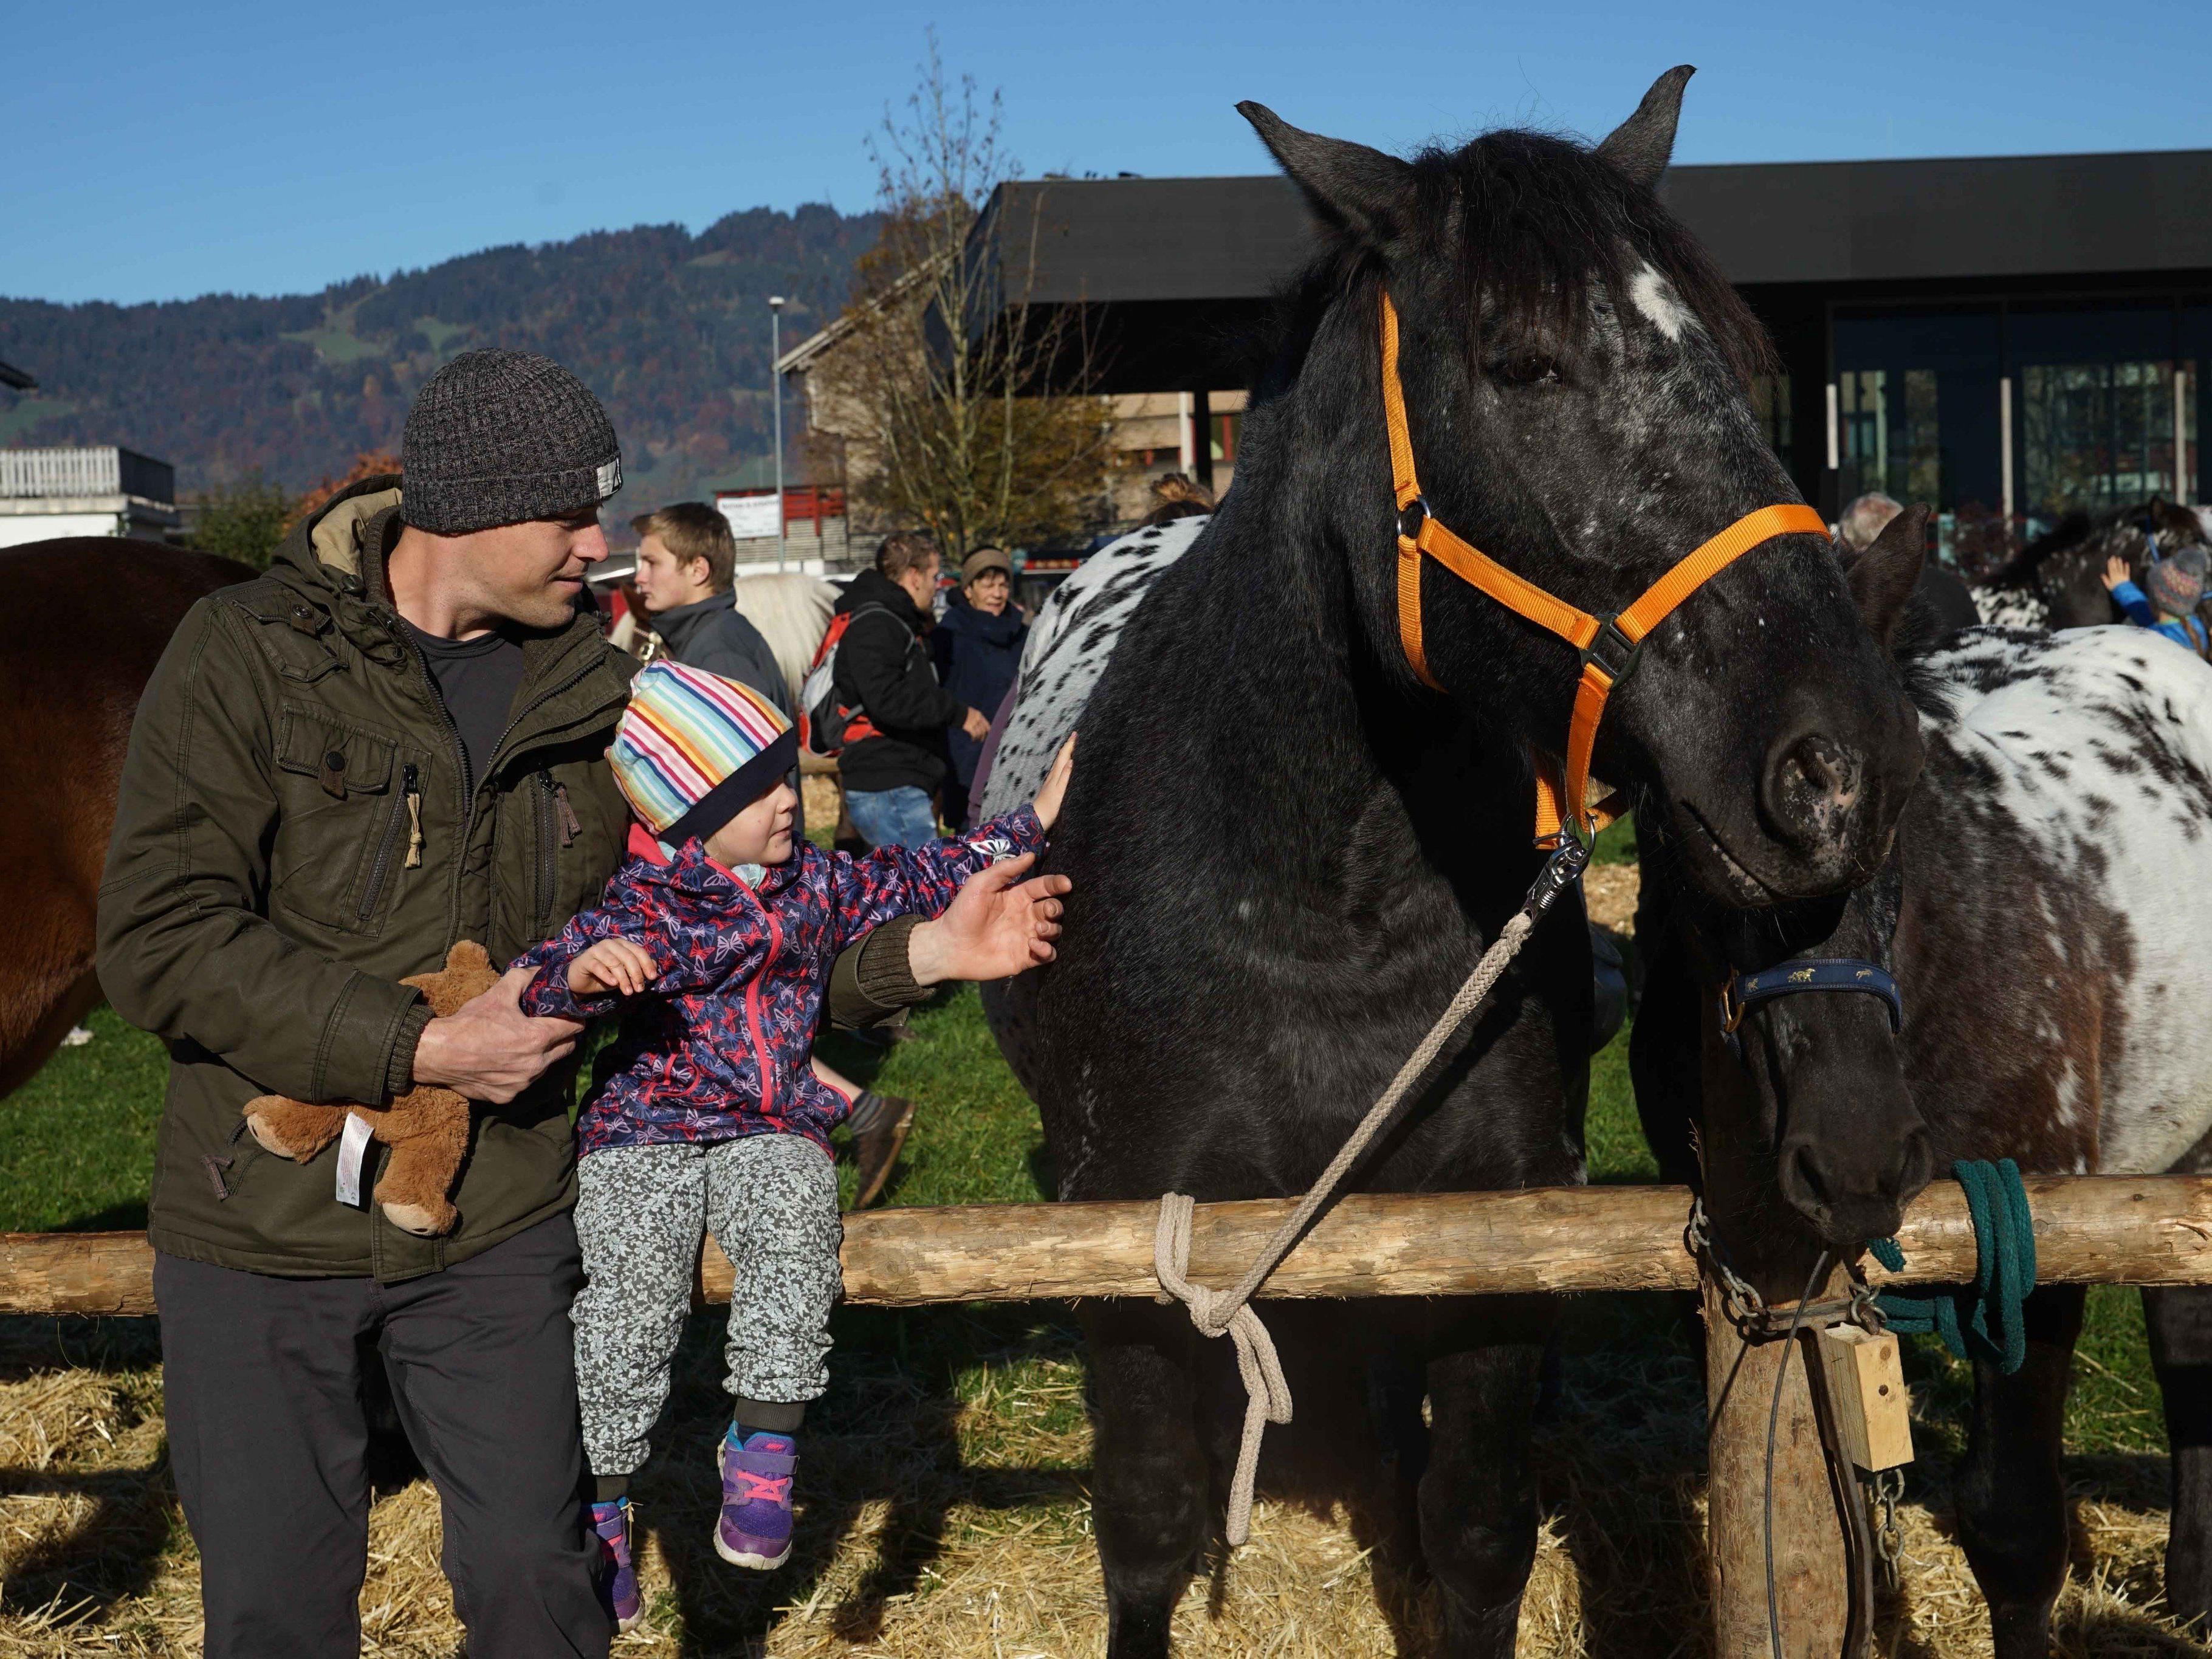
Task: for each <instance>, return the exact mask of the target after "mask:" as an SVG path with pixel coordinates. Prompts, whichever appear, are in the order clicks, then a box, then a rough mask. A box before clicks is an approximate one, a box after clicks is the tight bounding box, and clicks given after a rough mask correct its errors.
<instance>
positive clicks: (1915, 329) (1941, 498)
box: [1832, 307, 2006, 570]
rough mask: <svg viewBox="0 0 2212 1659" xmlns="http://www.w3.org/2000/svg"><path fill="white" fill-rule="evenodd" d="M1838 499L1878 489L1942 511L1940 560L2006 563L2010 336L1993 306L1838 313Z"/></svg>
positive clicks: (1938, 537)
mask: <svg viewBox="0 0 2212 1659" xmlns="http://www.w3.org/2000/svg"><path fill="white" fill-rule="evenodd" d="M1832 338H1833V341H1834V351H1835V365H1836V372H1835V380H1834V382H1833V384H1834V386H1835V409H1836V435H1835V436H1836V461H1837V470H1838V477H1837V492H1838V494H1837V501H1838V506H1841V505H1843V504H1844V503H1847V502H1849V501H1851V500H1852V499H1853V498H1854V497H1856V496H1859V495H1865V494H1867V493H1868V492H1869V491H1872V490H1879V491H1881V493H1882V494H1883V495H1891V496H1893V497H1895V498H1896V499H1897V500H1899V501H1904V502H1905V503H1907V504H1908V505H1911V504H1913V503H1919V502H1924V503H1926V504H1927V505H1929V506H1930V507H1934V508H1935V509H1936V556H1937V557H1938V558H1939V559H1941V560H1942V562H1945V563H1947V564H1952V565H1959V566H1962V567H1965V568H1972V569H1977V570H1978V569H1980V568H1984V567H1985V566H1987V565H1989V564H1990V563H1992V562H2002V556H2003V552H2004V549H2005V544H2006V537H2005V533H2004V526H2003V523H2002V520H2003V508H2002V501H2003V480H2002V440H2001V438H2000V436H1999V434H2000V430H2001V422H2000V416H1999V410H1998V404H1999V398H1998V381H1999V376H2000V374H2001V372H2002V371H2001V362H2002V335H2001V332H2000V325H1999V322H1998V318H1997V313H1996V309H1995V308H1994V307H1990V308H1985V309H1961V310H1955V311H1953V310H1944V311H1865V312H1858V313H1850V312H1845V313H1838V315H1837V317H1836V319H1835V328H1834V333H1833V336H1832Z"/></svg>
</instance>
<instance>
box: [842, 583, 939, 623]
mask: <svg viewBox="0 0 2212 1659" xmlns="http://www.w3.org/2000/svg"><path fill="white" fill-rule="evenodd" d="M862 605H881V606H883V608H884V610H886V611H890V613H891V614H892V615H893V616H895V617H897V618H898V619H899V620H900V621H901V622H902V623H905V624H906V625H907V626H908V628H910V629H914V631H915V633H917V634H918V633H920V632H921V630H922V629H925V628H927V627H928V626H929V624H930V623H931V621H932V620H933V619H932V617H931V616H930V614H929V613H928V612H927V611H924V610H923V609H922V608H921V606H920V605H916V604H915V602H914V599H913V598H912V597H911V596H910V595H909V594H908V592H907V591H906V589H904V588H903V587H901V586H899V585H898V584H897V583H896V582H895V581H893V580H891V579H890V577H889V576H886V575H885V574H884V573H883V572H882V571H880V570H863V571H862V572H861V573H860V574H859V575H857V576H855V577H854V578H853V580H851V581H849V582H848V583H847V584H846V585H845V594H844V597H843V598H842V599H839V600H838V601H837V609H838V610H840V611H858V610H859V609H860V607H861V606H862Z"/></svg>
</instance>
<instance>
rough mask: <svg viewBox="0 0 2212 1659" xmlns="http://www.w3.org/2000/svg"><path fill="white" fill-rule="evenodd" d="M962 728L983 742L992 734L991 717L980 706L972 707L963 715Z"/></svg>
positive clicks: (979, 741)
mask: <svg viewBox="0 0 2212 1659" xmlns="http://www.w3.org/2000/svg"><path fill="white" fill-rule="evenodd" d="M960 729H961V730H962V731H963V732H966V733H967V734H968V735H969V737H971V738H975V741H976V742H978V743H981V742H982V741H983V739H984V738H987V737H989V736H990V735H991V721H990V717H989V716H988V715H987V714H984V713H983V711H982V710H981V709H980V708H971V709H969V711H968V712H967V713H966V714H963V716H961V720H960Z"/></svg>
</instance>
